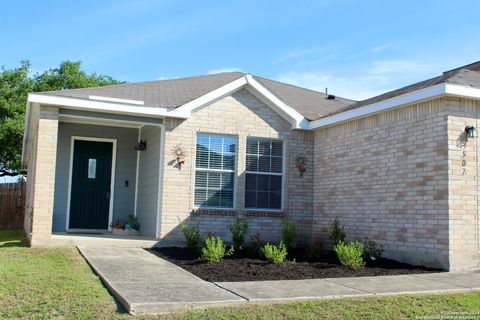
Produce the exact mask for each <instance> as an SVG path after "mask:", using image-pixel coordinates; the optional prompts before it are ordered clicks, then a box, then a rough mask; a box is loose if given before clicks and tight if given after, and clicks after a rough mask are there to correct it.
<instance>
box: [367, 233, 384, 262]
mask: <svg viewBox="0 0 480 320" xmlns="http://www.w3.org/2000/svg"><path fill="white" fill-rule="evenodd" d="M363 246H364V253H363V254H364V256H365V258H367V259H371V260H377V259H379V258H381V257H382V254H383V251H384V250H383V246H382V245H381V244H379V243H377V242H375V241H373V240H370V239H368V238H367V237H365V240H363Z"/></svg>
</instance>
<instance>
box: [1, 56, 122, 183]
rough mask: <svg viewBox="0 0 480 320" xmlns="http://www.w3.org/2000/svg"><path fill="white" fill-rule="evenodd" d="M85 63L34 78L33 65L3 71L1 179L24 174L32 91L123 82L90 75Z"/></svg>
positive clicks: (69, 63)
mask: <svg viewBox="0 0 480 320" xmlns="http://www.w3.org/2000/svg"><path fill="white" fill-rule="evenodd" d="M81 64H82V63H81V61H76V62H72V61H65V62H62V63H61V64H60V66H59V67H58V68H52V69H49V70H47V71H45V72H43V73H37V74H35V75H33V76H32V75H31V71H30V62H29V61H28V60H23V61H21V63H20V67H18V68H14V69H11V70H8V69H5V67H2V68H1V69H0V177H3V176H16V175H17V174H19V173H24V172H22V169H21V163H20V161H21V159H20V158H21V152H22V142H23V128H24V123H25V107H26V104H27V96H28V93H29V92H42V91H52V90H61V89H75V88H86V87H99V86H105V85H110V84H118V83H121V82H119V81H117V80H114V79H113V78H112V77H110V76H105V75H97V74H95V73H92V74H86V73H85V72H84V71H82V70H81Z"/></svg>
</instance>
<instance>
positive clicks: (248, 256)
mask: <svg viewBox="0 0 480 320" xmlns="http://www.w3.org/2000/svg"><path fill="white" fill-rule="evenodd" d="M149 251H150V252H152V253H154V254H155V255H157V256H159V257H161V258H163V259H166V260H168V261H170V262H172V263H174V264H176V265H177V266H179V267H181V268H183V269H185V270H187V271H189V272H191V273H193V274H194V275H196V276H197V277H199V278H201V279H203V280H206V281H212V282H221V281H259V280H300V279H318V278H339V277H365V276H383V275H400V274H418V273H430V272H441V271H442V270H439V269H431V268H425V267H421V266H412V265H409V264H406V263H401V262H398V261H395V260H390V259H384V258H382V259H378V260H376V261H371V260H369V261H367V263H366V266H365V267H363V268H360V269H357V270H351V269H349V268H346V267H344V266H342V265H341V264H340V263H339V261H338V259H337V258H336V256H335V254H334V253H333V252H330V251H327V252H323V253H322V254H320V255H318V254H316V255H312V254H308V253H307V251H306V250H304V249H296V250H294V251H292V252H289V257H288V258H289V260H293V259H295V261H296V262H295V263H281V264H273V263H270V262H268V261H266V260H265V259H262V258H261V257H259V255H258V254H257V253H256V252H254V251H253V250H248V249H244V250H237V251H235V253H234V254H233V255H232V256H229V257H226V258H225V259H223V260H222V261H221V262H219V263H208V262H204V261H202V260H201V259H200V258H199V256H200V254H199V253H197V252H195V251H193V250H191V249H188V248H178V247H165V248H155V249H149Z"/></svg>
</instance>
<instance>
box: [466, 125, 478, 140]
mask: <svg viewBox="0 0 480 320" xmlns="http://www.w3.org/2000/svg"><path fill="white" fill-rule="evenodd" d="M465 134H466V135H467V138H476V137H478V132H477V128H475V127H474V126H466V127H465Z"/></svg>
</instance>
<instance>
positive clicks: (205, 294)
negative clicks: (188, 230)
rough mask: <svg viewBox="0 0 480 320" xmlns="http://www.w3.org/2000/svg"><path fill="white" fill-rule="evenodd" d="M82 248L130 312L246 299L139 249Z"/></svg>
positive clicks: (224, 303)
mask: <svg viewBox="0 0 480 320" xmlns="http://www.w3.org/2000/svg"><path fill="white" fill-rule="evenodd" d="M79 250H80V252H81V254H82V255H83V256H84V257H85V259H86V260H87V262H88V263H89V264H90V266H91V267H92V268H93V269H94V271H95V272H96V273H97V274H98V275H99V276H100V278H101V279H102V280H103V282H104V283H105V285H106V286H107V287H108V288H109V289H110V291H111V292H112V294H113V295H114V296H115V298H116V299H117V300H118V301H119V302H120V303H121V304H122V305H123V306H124V308H125V309H126V310H127V311H128V312H129V313H131V314H148V313H152V314H155V313H166V312H171V311H176V310H183V309H187V308H199V307H209V306H224V305H230V304H237V303H242V302H246V300H245V299H243V298H241V297H239V296H237V295H235V294H233V293H231V292H229V291H227V290H225V289H222V288H220V287H218V286H217V285H215V284H213V283H210V282H207V281H203V280H201V279H200V278H198V277H196V276H194V275H193V274H191V273H189V272H187V271H185V270H184V269H182V268H180V267H177V266H176V265H174V264H172V263H170V262H168V261H165V260H163V259H161V258H158V257H157V256H155V255H153V254H151V253H149V252H147V251H145V250H143V249H140V248H122V249H119V248H91V247H79Z"/></svg>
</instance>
